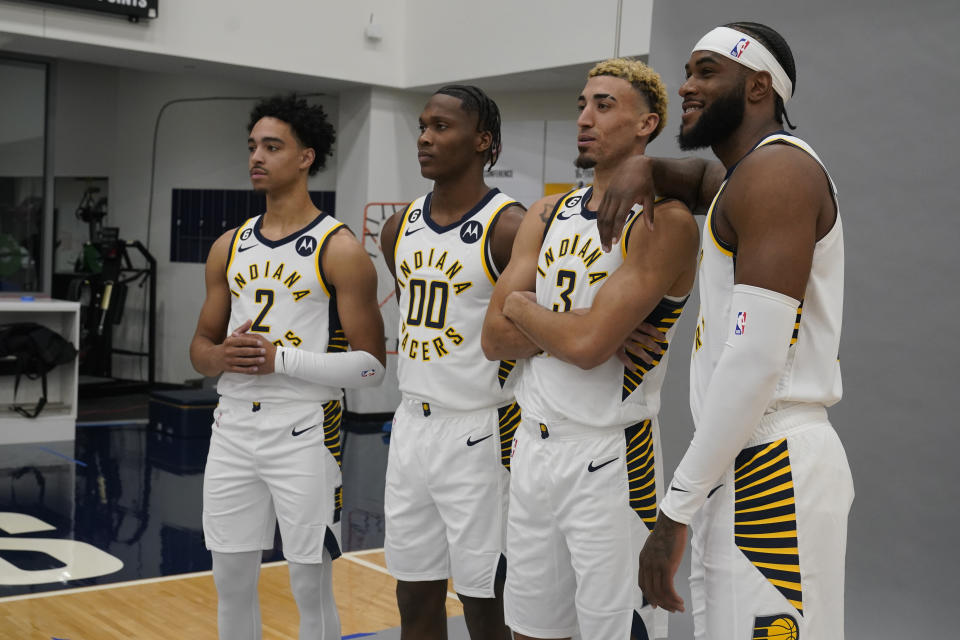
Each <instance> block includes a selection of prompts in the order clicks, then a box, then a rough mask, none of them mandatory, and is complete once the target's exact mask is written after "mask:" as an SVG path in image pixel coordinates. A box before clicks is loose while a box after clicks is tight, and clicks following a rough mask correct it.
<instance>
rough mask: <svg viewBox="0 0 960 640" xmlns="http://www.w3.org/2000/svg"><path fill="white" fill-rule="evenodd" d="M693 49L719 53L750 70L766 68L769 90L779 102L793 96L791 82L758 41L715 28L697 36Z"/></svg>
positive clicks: (785, 101) (732, 31)
mask: <svg viewBox="0 0 960 640" xmlns="http://www.w3.org/2000/svg"><path fill="white" fill-rule="evenodd" d="M693 50H694V51H714V52H716V53H722V54H723V55H725V56H726V57H728V58H730V59H731V60H733V61H734V62H739V63H740V64H742V65H743V66H745V67H747V68H748V69H753V70H754V71H766V72H767V73H769V74H770V77H771V78H773V90H774V91H776V92H777V94H778V95H779V96H780V97H781V98H782V99H783V104H787V100H789V99H790V96H792V95H793V83H792V82H790V77H789V76H787V72H786V71H784V70H783V67H781V66H780V63H779V62H777V59H776V58H775V57H774V56H773V54H772V53H770V52H769V51H767V49H766V47H764V46H763V45H762V44H760V41H759V40H757V39H756V38H754V37H753V36H749V35H747V34H745V33H741V32H740V31H737V30H735V29H731V28H730V27H717V28H716V29H714V30H713V31H711V32H710V33H708V34H707V35H705V36H703V37H702V38H700V42H698V43H697V44H696V46H694V47H693Z"/></svg>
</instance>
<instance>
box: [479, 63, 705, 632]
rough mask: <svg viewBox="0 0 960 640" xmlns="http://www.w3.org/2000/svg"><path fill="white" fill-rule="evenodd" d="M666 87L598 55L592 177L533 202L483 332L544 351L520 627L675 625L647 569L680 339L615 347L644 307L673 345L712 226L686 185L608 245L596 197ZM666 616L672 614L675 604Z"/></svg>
mask: <svg viewBox="0 0 960 640" xmlns="http://www.w3.org/2000/svg"><path fill="white" fill-rule="evenodd" d="M666 103H667V100H666V89H665V88H664V86H663V82H662V81H661V79H660V77H659V76H658V75H657V74H656V73H655V72H654V71H653V70H652V69H650V68H649V67H647V66H646V65H644V64H643V63H641V62H638V61H634V60H628V59H613V60H607V61H604V62H601V63H599V64H598V65H597V66H595V67H594V68H593V69H592V70H591V71H590V72H589V76H588V80H587V83H586V86H585V87H584V90H583V92H582V93H581V94H580V97H579V99H578V106H579V110H580V117H579V118H578V120H577V126H578V129H579V134H578V137H577V148H578V150H579V156H578V157H577V161H576V164H577V165H578V166H580V167H583V168H589V167H593V168H594V170H595V174H594V176H595V180H594V183H593V186H592V187H587V188H582V189H576V190H574V191H571V192H569V193H567V194H564V195H554V196H548V197H546V198H543V199H542V200H540V201H539V202H538V203H537V204H536V205H534V207H533V208H532V209H531V211H530V213H529V214H528V215H527V216H525V218H524V221H523V224H522V225H521V227H520V231H519V233H518V235H517V240H516V244H515V245H514V250H513V257H512V259H511V261H510V265H509V266H508V267H507V270H506V271H505V272H504V273H503V276H502V277H501V278H500V280H499V281H498V282H497V286H496V288H495V289H494V293H493V297H492V299H491V301H490V307H489V310H488V311H487V317H486V322H485V325H484V332H483V346H484V352H485V353H486V355H487V357H488V358H496V359H501V358H520V357H524V356H528V355H530V354H531V353H532V352H533V353H536V355H535V356H534V357H532V358H530V360H529V361H528V362H527V363H526V364H525V369H524V371H523V376H522V378H521V380H520V386H519V387H518V391H517V397H518V400H519V401H520V404H521V406H523V420H522V423H521V426H520V428H519V429H518V431H517V434H516V436H515V441H514V451H513V454H512V455H513V462H512V468H513V471H512V477H511V485H510V514H509V521H508V530H507V552H508V553H507V556H508V558H507V562H508V567H509V571H508V574H507V583H506V588H505V596H504V599H505V602H504V606H505V614H506V619H507V624H508V625H509V626H510V628H511V629H513V631H514V632H515V633H516V634H517V635H516V637H517V638H523V639H525V638H569V637H571V636H573V635H574V634H576V633H577V632H579V633H580V635H581V637H582V638H583V639H584V640H612V639H621V640H626V639H627V638H630V637H631V635H632V636H633V637H635V638H642V639H646V638H652V637H654V636H655V635H659V636H665V635H666V628H665V619H662V620H661V622H662V624H660V628H659V629H657V628H656V627H655V625H654V623H653V611H652V608H651V607H649V606H642V604H643V602H642V595H641V593H640V591H639V589H638V588H637V584H636V580H635V578H634V575H633V567H634V566H636V562H637V557H638V554H639V552H640V548H641V545H642V543H643V540H644V539H645V538H646V536H647V532H648V528H650V527H652V526H653V523H654V520H655V518H656V510H657V495H658V493H659V492H660V489H661V487H660V484H661V482H660V481H659V479H658V476H659V469H658V466H657V458H658V457H659V451H658V449H659V433H658V431H659V427H658V424H657V411H658V410H659V406H660V387H661V385H662V383H663V377H664V374H665V371H666V365H667V354H666V353H665V354H664V355H663V356H662V357H658V358H657V359H656V360H654V363H653V364H652V365H648V364H646V363H642V361H641V360H639V359H636V360H634V361H632V362H633V364H634V365H635V366H636V367H637V370H636V371H633V370H629V369H627V368H625V367H624V366H623V364H621V363H620V362H619V361H618V359H617V358H616V355H615V354H616V352H617V350H618V349H619V347H620V345H621V344H622V343H623V342H624V340H625V339H626V338H627V336H629V335H630V334H631V332H632V330H633V329H634V327H636V326H637V325H638V324H639V323H640V322H641V321H642V320H644V319H646V321H647V322H648V323H651V324H653V325H655V326H656V327H657V328H658V329H659V335H660V342H661V345H662V346H663V348H664V349H666V348H667V347H668V345H669V342H670V339H671V338H672V336H673V333H674V326H675V323H676V321H677V318H678V317H679V316H680V313H681V311H682V310H683V307H684V304H685V302H686V300H687V295H688V293H689V291H690V289H691V287H692V286H693V280H694V274H695V271H696V253H697V241H698V231H697V225H696V223H695V222H694V220H693V217H692V216H691V215H690V212H689V210H688V209H687V208H686V207H685V206H683V205H682V204H680V203H679V202H677V201H664V202H661V203H659V204H657V213H658V218H657V219H658V224H657V226H656V229H655V230H651V229H648V228H646V227H645V226H644V225H643V224H634V223H635V222H636V221H637V220H638V219H639V218H640V215H639V214H638V213H636V212H635V213H634V215H633V217H632V218H631V219H630V220H629V221H628V222H627V227H626V231H625V232H624V234H623V239H622V240H621V241H620V242H619V243H618V245H617V246H616V247H614V251H613V252H611V253H604V252H603V251H602V250H601V248H600V242H599V236H598V235H597V225H596V211H595V207H596V206H597V205H598V204H599V203H600V201H601V199H602V197H603V192H604V189H605V188H606V181H607V179H608V177H609V176H610V174H611V172H612V171H613V169H614V168H615V167H616V166H617V165H618V163H619V162H621V161H622V160H623V159H624V158H627V157H629V156H630V155H632V154H638V153H643V151H644V149H645V148H646V145H647V144H648V142H649V141H650V140H652V139H654V138H655V137H656V136H657V134H658V133H659V132H660V131H661V130H662V128H663V125H664V123H665V118H666ZM663 618H665V616H664V617H663Z"/></svg>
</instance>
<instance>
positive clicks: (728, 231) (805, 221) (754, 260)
mask: <svg viewBox="0 0 960 640" xmlns="http://www.w3.org/2000/svg"><path fill="white" fill-rule="evenodd" d="M686 69H687V81H686V82H685V83H684V84H683V86H681V87H680V95H681V97H683V122H682V124H681V127H680V136H679V141H680V146H681V148H683V149H696V148H701V147H707V146H709V147H711V148H712V149H713V152H714V154H716V156H717V158H718V159H719V160H720V161H721V162H722V163H723V165H724V167H725V168H726V175H725V178H724V180H723V182H722V184H721V185H720V187H719V190H718V191H717V192H716V195H715V196H714V198H713V201H712V205H711V206H710V209H709V212H708V215H707V221H706V223H705V228H704V230H705V233H704V240H703V248H702V254H701V255H702V261H701V265H700V300H701V308H700V319H699V321H698V324H697V333H696V338H695V341H694V345H693V360H692V365H691V372H690V380H691V390H690V404H691V409H692V412H693V417H694V422H695V425H696V433H695V435H694V438H693V441H692V442H691V444H690V446H689V448H688V449H687V452H686V455H685V456H684V457H683V460H682V461H681V463H680V465H679V467H678V468H677V470H676V472H675V474H674V479H673V482H672V483H671V485H670V491H669V493H668V495H667V496H666V498H665V499H664V501H663V503H662V504H661V506H660V508H661V512H660V517H659V519H658V520H657V525H656V527H655V528H654V531H653V534H652V535H651V537H650V538H649V540H648V541H647V544H646V546H645V548H644V551H643V553H642V554H641V561H640V575H639V579H640V584H641V586H642V587H643V588H644V593H645V594H646V596H647V598H648V599H649V600H650V601H651V602H652V603H654V604H655V605H659V606H662V607H664V608H666V609H668V610H671V611H675V610H678V609H682V608H683V602H682V601H681V599H680V598H679V597H678V596H677V594H676V592H675V591H674V589H673V580H672V579H673V575H674V573H675V572H676V568H677V565H678V564H679V562H680V559H681V557H682V555H683V548H684V543H685V539H686V529H687V526H688V525H689V526H691V528H692V549H693V557H692V576H691V594H692V596H693V599H694V607H693V608H694V619H695V623H696V636H697V637H698V638H774V637H776V638H784V639H786V638H791V639H793V640H796V639H797V638H800V639H801V640H802V639H805V638H806V639H811V640H812V639H819V638H831V639H833V638H842V637H843V582H844V558H845V549H846V531H847V517H848V514H849V510H850V504H851V501H852V499H853V483H852V481H851V477H850V470H849V467H848V465H847V460H846V455H845V453H844V450H843V446H842V445H841V443H840V440H839V439H838V437H837V434H836V432H835V431H834V429H833V427H832V426H831V424H830V422H829V421H828V419H827V412H826V407H829V406H831V405H833V404H834V403H836V402H837V401H838V400H839V399H840V396H841V392H842V387H841V381H840V367H839V360H838V357H837V351H838V347H839V342H840V324H841V313H842V309H843V228H842V225H841V222H840V215H839V212H838V206H837V200H836V191H835V188H834V185H833V183H832V181H831V179H830V177H829V175H828V174H827V172H826V169H825V168H824V166H823V164H822V162H821V161H820V159H819V158H818V157H817V155H816V154H815V153H814V151H813V150H812V149H811V148H810V146H809V145H808V144H807V143H805V142H804V141H803V140H801V139H799V138H797V137H794V136H792V135H790V134H788V133H787V132H785V131H784V130H783V124H782V123H783V121H784V119H786V112H785V110H784V106H785V105H786V103H787V101H788V100H789V99H790V97H791V96H792V95H793V89H794V85H795V82H796V70H795V66H794V60H793V54H792V53H791V51H790V47H789V46H788V45H787V43H786V41H784V39H783V38H782V37H781V36H780V34H778V33H777V32H776V31H774V30H773V29H771V28H770V27H767V26H764V25H761V24H757V23H750V22H744V23H734V24H728V25H726V26H724V27H718V28H716V29H714V30H712V31H710V32H709V33H708V34H707V35H705V36H704V37H703V38H702V39H701V40H700V41H699V42H698V43H697V44H696V46H694V48H693V52H692V54H691V55H690V59H689V61H688V63H687V65H686ZM787 124H790V122H789V120H787ZM791 126H792V125H791ZM675 168H676V167H675ZM664 169H665V167H663V166H661V167H660V169H659V170H658V173H655V174H654V175H658V174H659V175H660V176H661V177H663V178H665V179H664V180H661V181H658V182H657V184H656V186H657V187H658V191H661V192H671V190H672V189H673V188H674V187H676V186H677V184H676V183H677V182H678V181H677V177H678V175H679V174H678V173H677V172H672V173H671V172H669V171H666V172H665V171H664ZM687 169H690V167H689V166H688V167H687ZM701 169H705V167H701ZM708 171H709V170H706V171H704V172H703V174H706V173H708ZM680 173H683V170H681V172H680ZM687 173H688V174H689V173H690V172H689V171H688V172H687ZM693 173H694V174H695V173H696V171H693ZM687 177H689V175H688V176H687ZM642 181H643V182H644V184H646V185H647V189H648V190H652V189H651V185H652V184H653V182H652V181H651V176H650V175H649V174H648V175H646V176H644V177H643V180H642ZM661 182H662V183H663V184H666V185H667V186H666V187H665V188H664V187H663V186H662V185H661ZM679 182H683V180H680V181H679ZM687 185H688V193H687V194H686V195H687V196H688V197H694V198H695V197H696V195H695V194H696V193H697V191H698V190H699V186H698V183H697V181H696V180H694V181H692V182H690V181H688V182H687ZM618 197H619V196H618ZM657 224H658V225H659V221H658V222H657Z"/></svg>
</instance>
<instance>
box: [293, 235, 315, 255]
mask: <svg viewBox="0 0 960 640" xmlns="http://www.w3.org/2000/svg"><path fill="white" fill-rule="evenodd" d="M316 250H317V240H316V238H314V237H313V236H303V237H302V238H299V239H298V240H297V253H299V254H300V255H302V256H303V257H304V258H306V257H307V256H309V255H312V254H313V252H314V251H316Z"/></svg>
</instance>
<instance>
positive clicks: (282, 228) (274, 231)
mask: <svg viewBox="0 0 960 640" xmlns="http://www.w3.org/2000/svg"><path fill="white" fill-rule="evenodd" d="M319 213H320V210H319V209H317V207H316V206H314V204H313V201H312V200H310V194H309V193H308V192H307V190H306V189H305V188H295V189H285V190H282V191H274V192H270V193H268V194H267V211H266V213H265V214H264V216H263V225H262V226H261V231H262V232H264V233H266V234H267V237H270V235H277V236H278V237H279V238H283V237H285V236H286V235H289V234H290V233H293V232H294V231H296V230H298V229H302V228H303V227H305V226H306V225H308V224H309V223H310V222H312V221H313V219H314V218H316V217H317V215H318V214H319Z"/></svg>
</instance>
